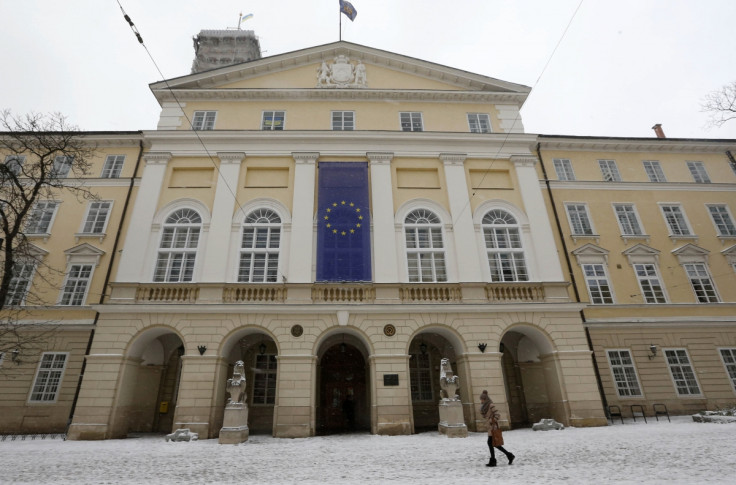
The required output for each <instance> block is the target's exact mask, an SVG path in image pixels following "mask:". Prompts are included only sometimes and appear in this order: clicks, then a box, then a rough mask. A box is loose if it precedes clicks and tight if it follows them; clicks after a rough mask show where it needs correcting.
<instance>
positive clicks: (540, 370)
mask: <svg viewBox="0 0 736 485" xmlns="http://www.w3.org/2000/svg"><path fill="white" fill-rule="evenodd" d="M499 351H500V352H501V353H502V354H503V357H502V360H501V364H502V368H503V376H504V385H505V388H506V399H507V402H508V405H509V421H510V425H511V427H512V428H521V427H527V426H531V425H532V424H533V423H536V422H538V421H539V420H540V419H543V418H553V419H555V420H557V421H559V422H562V423H567V422H568V419H567V412H566V409H565V400H564V399H563V396H562V384H561V378H560V376H559V370H558V365H557V359H556V356H555V353H554V348H553V346H552V343H551V342H550V340H549V338H548V337H547V336H546V335H544V334H543V333H542V332H541V331H539V330H537V329H535V328H533V327H527V326H520V327H514V328H513V329H512V330H511V331H509V332H507V333H506V334H504V336H503V338H502V339H501V344H500V345H499Z"/></svg>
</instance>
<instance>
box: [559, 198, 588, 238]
mask: <svg viewBox="0 0 736 485" xmlns="http://www.w3.org/2000/svg"><path fill="white" fill-rule="evenodd" d="M565 209H566V210H567V218H568V219H569V221H570V229H571V230H572V234H573V235H575V236H592V235H594V232H593V225H592V224H591V223H590V215H589V214H588V206H587V205H586V204H578V203H568V204H565Z"/></svg>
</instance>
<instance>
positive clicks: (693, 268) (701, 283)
mask: <svg viewBox="0 0 736 485" xmlns="http://www.w3.org/2000/svg"><path fill="white" fill-rule="evenodd" d="M683 266H684V267H685V272H686V273H687V277H688V278H689V279H690V284H691V285H692V287H693V291H694V292H695V299H696V300H697V301H698V303H718V301H719V298H718V294H717V293H716V287H715V286H714V285H713V280H712V279H711V278H710V273H708V268H707V267H706V266H705V264H703V263H686V264H684V265H683Z"/></svg>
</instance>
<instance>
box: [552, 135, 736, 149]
mask: <svg viewBox="0 0 736 485" xmlns="http://www.w3.org/2000/svg"><path fill="white" fill-rule="evenodd" d="M539 146H540V148H541V149H542V150H570V151H613V152H646V151H649V152H664V153H668V152H669V153H693V152H705V153H713V152H723V151H725V150H736V140H707V139H676V138H640V139H636V138H619V139H616V138H611V139H609V138H584V139H581V138H554V139H549V138H545V136H544V135H541V136H540V138H539Z"/></svg>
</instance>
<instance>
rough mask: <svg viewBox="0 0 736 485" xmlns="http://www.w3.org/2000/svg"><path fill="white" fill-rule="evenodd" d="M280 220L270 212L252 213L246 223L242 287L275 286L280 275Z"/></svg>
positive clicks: (242, 241) (240, 269) (243, 239)
mask: <svg viewBox="0 0 736 485" xmlns="http://www.w3.org/2000/svg"><path fill="white" fill-rule="evenodd" d="M280 242H281V218H280V217H279V216H278V214H276V213H275V212H274V211H272V210H271V209H263V208H261V209H256V210H254V211H252V212H250V213H249V214H248V215H247V216H246V217H245V221H244V223H243V237H242V239H241V243H240V267H239V269H238V281H239V282H241V283H276V281H277V280H278V272H279V246H280Z"/></svg>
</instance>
